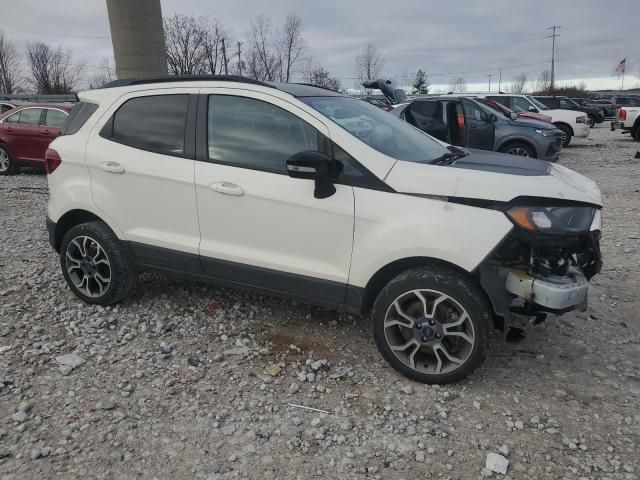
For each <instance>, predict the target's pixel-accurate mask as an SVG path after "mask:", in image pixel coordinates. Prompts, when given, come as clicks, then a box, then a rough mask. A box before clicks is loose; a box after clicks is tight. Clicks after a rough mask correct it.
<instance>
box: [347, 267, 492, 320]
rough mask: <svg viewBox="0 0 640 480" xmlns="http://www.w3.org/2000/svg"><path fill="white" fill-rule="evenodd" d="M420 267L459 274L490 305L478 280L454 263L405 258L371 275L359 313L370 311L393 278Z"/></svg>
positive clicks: (364, 290)
mask: <svg viewBox="0 0 640 480" xmlns="http://www.w3.org/2000/svg"><path fill="white" fill-rule="evenodd" d="M420 267H426V268H429V267H432V268H433V267H435V268H445V269H448V270H452V271H454V272H456V273H459V274H460V275H461V276H463V277H464V278H466V279H467V280H469V281H470V282H472V283H473V284H475V285H476V286H477V288H478V291H480V292H481V294H482V295H483V296H484V297H485V299H486V301H487V304H488V305H492V303H491V302H490V299H489V296H488V295H487V293H486V292H485V290H484V288H482V285H481V284H480V281H479V279H478V278H477V277H476V276H475V275H474V274H473V273H472V272H469V271H467V270H465V269H464V268H462V267H460V266H458V265H456V264H454V263H451V262H448V261H446V260H442V259H439V258H433V257H407V258H401V259H397V260H394V261H392V262H390V263H388V264H386V265H384V266H383V267H381V268H380V269H378V271H376V272H375V273H374V274H373V276H372V277H371V278H370V279H369V281H368V282H367V285H366V287H364V289H363V292H362V293H361V295H362V298H361V303H360V309H359V310H360V313H363V314H366V313H368V312H369V311H370V310H371V308H372V307H373V303H374V302H375V300H376V297H377V296H378V294H379V293H380V292H381V291H382V289H383V288H384V286H385V285H386V284H387V283H389V282H390V281H391V280H392V279H393V278H395V277H396V276H398V275H400V274H401V273H402V272H404V271H406V270H410V269H412V268H420Z"/></svg>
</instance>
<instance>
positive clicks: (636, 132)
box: [631, 124, 640, 142]
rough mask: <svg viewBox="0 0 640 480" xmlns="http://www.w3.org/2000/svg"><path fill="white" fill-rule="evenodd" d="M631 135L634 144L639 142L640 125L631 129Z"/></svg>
mask: <svg viewBox="0 0 640 480" xmlns="http://www.w3.org/2000/svg"><path fill="white" fill-rule="evenodd" d="M631 135H633V139H634V140H635V141H636V142H640V124H638V125H636V128H634V129H633V131H632V132H631Z"/></svg>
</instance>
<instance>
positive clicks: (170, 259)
mask: <svg viewBox="0 0 640 480" xmlns="http://www.w3.org/2000/svg"><path fill="white" fill-rule="evenodd" d="M190 93H191V92H190V90H189V89H188V88H171V89H163V90H159V91H154V90H149V91H144V92H133V93H130V94H128V95H126V96H124V97H122V98H121V99H120V100H118V102H117V103H116V104H115V105H113V106H112V107H110V109H109V110H108V111H107V112H106V113H105V115H104V116H103V117H102V119H101V120H100V121H99V122H98V126H97V127H96V128H95V129H94V131H93V132H92V133H91V138H90V140H89V142H88V143H87V148H86V159H87V166H88V168H89V172H90V175H91V190H92V193H93V199H94V201H95V204H96V205H97V207H98V208H99V209H100V210H101V212H102V214H103V215H105V216H106V217H107V218H109V219H110V220H111V221H112V223H113V224H115V225H116V226H117V228H118V229H119V230H120V232H121V233H122V235H123V236H124V239H125V240H127V241H128V242H129V245H130V246H131V249H132V251H133V254H134V255H135V257H136V258H137V260H138V261H139V262H141V263H143V264H147V265H153V266H160V267H164V268H169V269H175V270H188V271H193V272H194V273H198V272H199V271H200V262H199V260H198V244H199V243H200V230H199V228H198V219H197V211H196V195H195V189H194V179H193V170H194V159H193V157H194V138H195V131H194V129H193V122H194V121H195V113H194V112H195V108H196V103H195V102H197V95H190ZM192 99H193V101H194V103H192ZM190 113H191V114H192V115H190ZM107 119H108V120H107ZM189 119H192V120H189Z"/></svg>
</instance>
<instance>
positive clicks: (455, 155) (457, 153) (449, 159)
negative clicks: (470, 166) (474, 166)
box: [429, 148, 469, 165]
mask: <svg viewBox="0 0 640 480" xmlns="http://www.w3.org/2000/svg"><path fill="white" fill-rule="evenodd" d="M467 155H469V153H468V152H466V151H464V150H462V149H457V148H456V149H455V150H453V149H452V150H451V151H449V152H447V153H443V154H442V155H440V156H439V157H438V158H434V159H433V160H431V161H430V162H429V164H430V165H451V164H452V163H453V162H455V161H456V160H458V159H459V158H463V157H466V156H467Z"/></svg>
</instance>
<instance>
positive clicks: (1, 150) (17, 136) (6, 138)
mask: <svg viewBox="0 0 640 480" xmlns="http://www.w3.org/2000/svg"><path fill="white" fill-rule="evenodd" d="M70 111H71V106H70V105H67V104H57V105H56V104H51V103H46V104H44V103H43V104H27V105H20V106H19V107H16V108H14V109H13V110H9V111H7V112H5V113H4V114H2V115H0V175H10V174H12V173H16V172H17V171H18V170H19V169H20V166H22V165H41V166H44V159H45V152H46V151H47V147H48V146H49V143H51V141H52V140H53V139H54V138H56V137H57V136H58V135H59V134H60V127H62V124H63V123H64V121H65V120H66V118H67V115H69V112H70Z"/></svg>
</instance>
